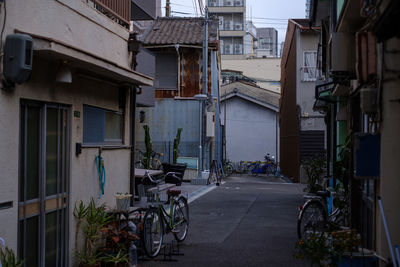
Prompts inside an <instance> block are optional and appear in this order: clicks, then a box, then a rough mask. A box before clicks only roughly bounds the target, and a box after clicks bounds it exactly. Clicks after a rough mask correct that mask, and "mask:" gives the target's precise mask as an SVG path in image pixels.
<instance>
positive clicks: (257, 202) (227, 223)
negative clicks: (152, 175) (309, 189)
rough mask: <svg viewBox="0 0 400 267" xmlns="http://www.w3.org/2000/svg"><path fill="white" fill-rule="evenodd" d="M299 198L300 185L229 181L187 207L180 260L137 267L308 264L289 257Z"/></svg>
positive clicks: (247, 179) (275, 181)
mask: <svg viewBox="0 0 400 267" xmlns="http://www.w3.org/2000/svg"><path fill="white" fill-rule="evenodd" d="M302 195H303V186H302V185H298V184H290V183H285V182H283V180H281V179H279V178H272V177H271V178H270V177H247V176H241V177H230V178H228V179H227V180H226V183H225V184H223V185H222V186H220V187H217V188H215V189H214V190H212V191H210V192H208V193H207V194H205V195H203V196H202V197H199V198H197V199H196V200H194V201H193V202H192V203H190V206H189V207H190V228H189V233H188V237H187V239H186V240H185V241H184V243H183V244H182V245H181V247H180V249H181V252H183V253H184V254H185V255H184V256H173V259H176V260H178V261H177V262H162V261H141V262H139V266H142V267H145V266H190V267H194V266H209V267H211V266H307V265H306V263H305V262H301V261H298V260H295V259H293V257H292V254H293V248H294V243H295V242H296V241H297V236H296V222H297V221H296V220H297V206H298V204H300V203H302V201H303V199H302ZM189 198H190V195H189ZM166 239H167V240H168V239H169V240H171V239H172V235H171V234H169V235H168V236H167V238H166ZM158 259H162V256H159V257H158Z"/></svg>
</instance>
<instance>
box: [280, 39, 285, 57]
mask: <svg viewBox="0 0 400 267" xmlns="http://www.w3.org/2000/svg"><path fill="white" fill-rule="evenodd" d="M284 46H285V42H281V47H280V50H279V57H282V52H283V47H284Z"/></svg>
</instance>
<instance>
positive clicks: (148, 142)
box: [143, 125, 153, 169]
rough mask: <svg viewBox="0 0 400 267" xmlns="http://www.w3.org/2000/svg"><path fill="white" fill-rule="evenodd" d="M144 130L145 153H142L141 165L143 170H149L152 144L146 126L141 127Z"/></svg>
mask: <svg viewBox="0 0 400 267" xmlns="http://www.w3.org/2000/svg"><path fill="white" fill-rule="evenodd" d="M143 128H144V143H145V146H146V152H145V153H144V160H143V165H144V168H145V169H150V166H151V157H152V155H153V143H152V142H151V137H150V128H149V126H148V125H143Z"/></svg>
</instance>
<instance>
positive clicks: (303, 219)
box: [297, 188, 348, 239]
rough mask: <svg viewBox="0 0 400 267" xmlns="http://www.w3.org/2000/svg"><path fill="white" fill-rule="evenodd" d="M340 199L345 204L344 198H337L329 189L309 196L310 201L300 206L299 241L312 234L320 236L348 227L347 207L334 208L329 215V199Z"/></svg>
mask: <svg viewBox="0 0 400 267" xmlns="http://www.w3.org/2000/svg"><path fill="white" fill-rule="evenodd" d="M330 196H332V197H333V198H337V197H338V198H339V199H338V200H339V201H342V202H345V200H344V197H343V196H336V193H335V192H334V191H332V189H331V188H329V189H328V190H326V191H318V192H316V194H315V195H313V196H307V198H308V200H307V201H306V202H305V204H304V205H303V206H300V214H299V217H298V220H297V235H298V238H299V239H302V238H304V239H307V238H308V237H309V236H310V234H317V235H318V234H320V235H322V234H323V233H324V232H326V231H328V230H333V229H335V228H341V227H346V226H347V224H348V222H347V217H348V216H347V214H348V212H347V207H342V208H338V207H333V210H332V211H331V213H330V214H328V202H327V198H329V197H330Z"/></svg>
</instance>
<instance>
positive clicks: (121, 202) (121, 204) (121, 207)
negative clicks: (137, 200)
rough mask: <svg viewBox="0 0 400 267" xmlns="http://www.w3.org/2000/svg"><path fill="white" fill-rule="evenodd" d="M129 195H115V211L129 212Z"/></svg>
mask: <svg viewBox="0 0 400 267" xmlns="http://www.w3.org/2000/svg"><path fill="white" fill-rule="evenodd" d="M131 197H132V195H131V194H125V195H122V194H121V195H118V194H117V195H115V200H116V203H117V210H118V211H122V212H127V211H129V207H130V203H131Z"/></svg>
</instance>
